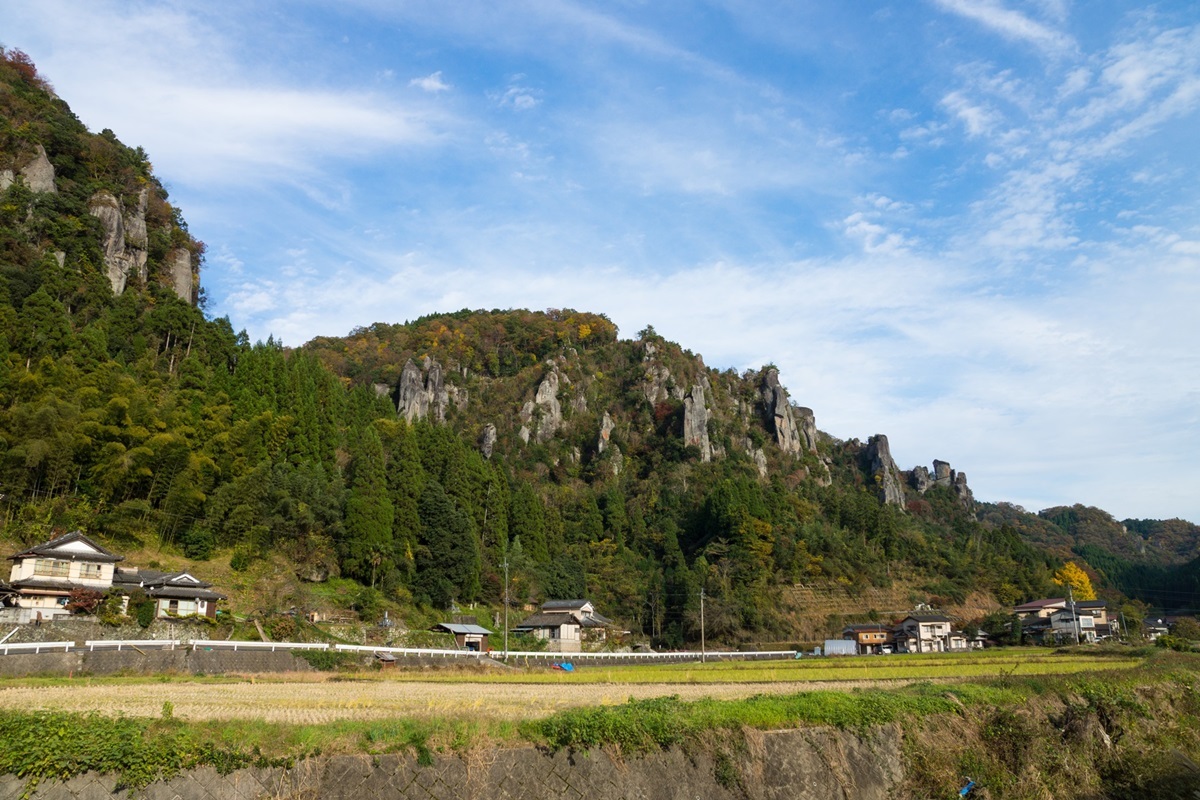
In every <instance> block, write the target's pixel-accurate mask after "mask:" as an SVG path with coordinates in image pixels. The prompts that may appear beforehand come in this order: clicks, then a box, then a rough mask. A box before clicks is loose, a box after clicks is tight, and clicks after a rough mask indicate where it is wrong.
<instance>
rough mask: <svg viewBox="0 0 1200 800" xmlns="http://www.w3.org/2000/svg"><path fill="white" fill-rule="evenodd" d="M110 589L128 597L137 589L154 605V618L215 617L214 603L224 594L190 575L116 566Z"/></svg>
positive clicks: (215, 605) (223, 597) (222, 598)
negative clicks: (114, 588)
mask: <svg viewBox="0 0 1200 800" xmlns="http://www.w3.org/2000/svg"><path fill="white" fill-rule="evenodd" d="M113 586H115V587H116V588H118V589H120V590H122V591H123V592H125V593H126V595H128V593H129V592H130V591H132V590H133V589H141V590H142V591H143V592H145V593H146V596H147V597H149V598H151V599H152V600H154V601H155V603H157V606H158V607H157V609H156V611H155V615H154V616H156V617H159V618H164V617H188V616H191V615H193V614H195V615H197V616H201V617H216V615H217V602H218V601H219V600H224V599H225V595H223V594H217V593H216V592H214V591H212V584H211V583H207V582H205V581H202V580H200V579H199V578H197V577H196V576H194V575H192V574H191V573H190V572H160V571H158V570H153V569H130V568H124V567H118V568H117V570H116V572H115V574H114V576H113Z"/></svg>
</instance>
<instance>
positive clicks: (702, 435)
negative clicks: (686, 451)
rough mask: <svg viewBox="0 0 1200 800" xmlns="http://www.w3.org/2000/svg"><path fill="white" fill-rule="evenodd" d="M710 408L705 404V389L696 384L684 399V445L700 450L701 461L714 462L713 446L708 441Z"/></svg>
mask: <svg viewBox="0 0 1200 800" xmlns="http://www.w3.org/2000/svg"><path fill="white" fill-rule="evenodd" d="M708 417H709V413H708V407H707V406H706V405H705V402H704V387H703V386H701V385H700V384H696V385H695V386H693V387H692V392H691V394H689V395H688V396H687V397H685V398H684V399H683V443H684V444H685V445H694V446H695V447H697V448H698V449H699V450H700V460H701V461H712V445H711V444H709V441H708Z"/></svg>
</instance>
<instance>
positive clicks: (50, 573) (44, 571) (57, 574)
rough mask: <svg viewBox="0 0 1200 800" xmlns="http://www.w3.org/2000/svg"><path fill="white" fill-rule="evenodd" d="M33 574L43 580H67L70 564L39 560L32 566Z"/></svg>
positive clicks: (45, 559)
mask: <svg viewBox="0 0 1200 800" xmlns="http://www.w3.org/2000/svg"><path fill="white" fill-rule="evenodd" d="M33 574H34V575H40V576H42V577H43V578H69V577H71V562H70V561H58V560H57V559H53V558H39V559H38V560H37V561H36V562H35V563H34V565H33Z"/></svg>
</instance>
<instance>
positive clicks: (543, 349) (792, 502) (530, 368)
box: [0, 51, 1200, 644]
mask: <svg viewBox="0 0 1200 800" xmlns="http://www.w3.org/2000/svg"><path fill="white" fill-rule="evenodd" d="M43 153H44V157H45V159H46V160H48V162H49V164H50V165H51V166H52V167H53V176H54V187H53V190H47V189H43V190H40V191H36V190H35V188H34V187H32V186H31V182H32V181H31V180H27V179H26V178H25V177H23V173H22V169H23V168H25V167H26V165H28V164H30V163H34V162H35V161H36V160H37V159H39V158H41V157H42V155H41V154H43ZM0 170H4V171H6V172H5V174H6V175H9V176H10V177H9V178H8V180H7V181H6V185H5V187H4V190H3V193H2V194H0V320H2V321H3V322H2V324H0V493H2V497H0V513H2V518H0V522H2V523H3V526H4V528H3V531H2V534H3V536H4V538H6V539H8V540H10V541H13V542H19V543H32V542H35V541H39V540H45V539H47V538H50V537H51V536H52V535H53V534H54V533H55V532H60V531H65V530H74V529H83V530H84V531H86V532H88V533H89V534H92V535H95V536H97V537H99V538H100V539H101V540H103V541H107V542H111V543H113V544H114V546H116V547H138V546H145V545H147V544H148V543H154V545H155V546H156V547H159V548H164V549H167V550H170V551H172V552H178V553H180V554H182V555H183V556H186V557H187V558H190V559H196V560H201V561H203V560H205V559H221V560H224V561H225V562H227V563H228V564H229V565H230V566H232V568H233V569H235V570H245V569H249V568H251V567H252V566H253V565H254V564H256V563H258V562H261V561H263V560H267V559H273V560H282V562H283V563H286V564H288V565H289V568H290V569H292V570H293V571H294V573H295V575H296V576H299V577H301V578H303V579H304V580H308V581H314V582H321V581H325V580H328V579H329V578H331V577H337V576H340V577H342V578H346V579H352V580H354V581H357V582H358V583H360V584H361V585H362V587H363V592H362V593H361V594H360V595H358V596H357V597H358V598H359V599H357V600H356V601H355V602H356V603H357V604H358V606H359V609H360V611H362V612H363V613H364V616H369V615H372V614H378V613H382V611H383V610H390V611H391V612H392V613H393V616H397V615H398V616H403V615H404V614H405V613H406V611H408V610H411V609H414V608H421V607H434V608H446V607H449V606H450V605H451V604H453V603H467V602H473V601H484V602H486V603H489V604H493V605H495V604H496V603H498V602H499V601H500V599H501V598H502V597H503V596H504V593H505V585H504V577H503V576H504V574H505V567H504V565H505V564H507V572H508V576H509V583H508V591H509V593H510V596H511V598H512V600H513V602H514V603H520V604H523V603H526V602H537V601H539V600H542V599H546V598H565V597H583V596H586V597H589V598H590V599H592V600H593V601H595V602H596V604H597V606H598V607H599V608H601V609H602V610H603V612H604V613H605V614H606V615H607V616H610V617H613V618H615V619H617V620H619V621H620V622H621V623H622V624H623V625H624V626H626V627H627V628H628V629H629V630H631V631H633V632H635V634H637V635H639V636H643V637H647V638H650V639H653V640H654V641H656V642H659V643H665V644H681V643H683V642H685V641H689V640H692V639H694V638H695V636H696V635H697V632H698V631H697V625H698V619H697V612H698V605H699V595H700V591H701V589H703V591H704V592H705V595H706V597H707V605H706V615H707V618H706V626H707V632H708V635H709V636H710V637H711V638H713V639H719V640H723V641H726V642H730V643H733V642H737V641H743V640H747V639H764V638H777V639H782V638H787V637H788V636H789V635H790V634H791V629H790V627H789V626H790V622H789V618H788V615H787V613H786V608H787V604H786V603H785V602H784V599H785V594H786V592H787V590H788V588H789V587H792V586H794V585H795V584H798V583H802V584H807V585H815V586H827V587H835V588H838V589H839V590H845V591H849V592H854V591H861V590H865V589H867V588H869V587H887V586H890V585H892V584H893V583H894V582H896V581H901V580H902V581H904V582H905V585H907V586H910V587H911V588H912V589H913V591H914V592H915V593H916V594H917V595H919V597H920V599H921V600H922V601H927V602H932V603H934V604H935V605H940V606H943V607H949V606H953V605H955V604H959V603H962V602H963V601H964V600H965V599H966V598H967V597H968V596H969V595H972V594H973V593H974V594H976V595H982V596H985V597H988V598H991V600H992V601H993V602H994V603H999V604H1011V603H1014V602H1019V601H1023V600H1027V599H1030V598H1033V597H1036V596H1043V595H1047V594H1049V593H1052V592H1053V590H1054V587H1053V585H1052V584H1051V583H1050V576H1051V575H1052V574H1053V572H1054V570H1055V569H1057V568H1058V567H1059V566H1061V565H1062V563H1063V562H1064V561H1065V560H1068V559H1073V560H1076V561H1080V562H1082V563H1084V564H1086V565H1087V567H1088V569H1089V570H1090V571H1091V572H1092V574H1093V576H1094V577H1095V578H1096V579H1097V581H1098V585H1099V586H1101V587H1103V588H1105V589H1107V590H1109V591H1110V592H1112V593H1114V594H1113V596H1114V597H1118V595H1117V594H1115V593H1117V592H1124V593H1126V594H1128V595H1130V596H1135V597H1136V596H1142V597H1145V598H1146V599H1147V600H1149V601H1151V602H1152V603H1155V604H1156V605H1167V606H1170V605H1176V606H1177V605H1181V604H1184V605H1186V602H1194V601H1186V602H1184V601H1182V598H1185V597H1188V596H1189V595H1187V594H1186V593H1187V592H1191V593H1192V594H1191V595H1190V597H1194V592H1195V588H1196V572H1197V571H1196V569H1195V567H1194V563H1193V565H1190V566H1181V565H1183V564H1184V563H1185V562H1187V561H1188V560H1189V559H1191V558H1194V557H1195V555H1196V547H1197V541H1198V538H1200V537H1198V536H1197V533H1198V531H1197V529H1196V527H1195V526H1191V525H1189V524H1188V523H1182V522H1180V521H1168V522H1157V521H1148V520H1144V521H1132V520H1131V521H1127V523H1126V524H1125V525H1122V524H1121V523H1117V522H1116V521H1115V520H1112V518H1111V517H1109V516H1108V515H1107V514H1104V512H1102V511H1099V510H1096V509H1082V508H1081V507H1075V508H1073V509H1070V508H1064V509H1050V510H1048V511H1047V512H1043V513H1042V514H1041V515H1034V514H1029V513H1026V512H1025V511H1024V510H1022V509H1019V508H1017V507H1015V506H1010V505H1005V504H997V505H985V504H976V503H974V502H973V500H971V499H970V497H969V495H966V496H965V497H964V495H963V493H962V492H961V491H956V488H955V487H954V486H950V485H945V483H944V482H943V483H934V484H932V485H928V486H924V485H922V486H919V487H918V486H916V485H914V484H912V483H910V482H905V483H904V485H903V486H902V487H900V489H899V491H902V492H903V497H902V498H900V499H899V500H898V499H897V498H896V496H895V494H894V491H893V493H892V494H891V495H889V494H888V492H886V491H885V490H884V488H883V483H885V482H886V480H887V474H886V473H887V468H888V464H890V456H889V457H888V458H887V459H885V462H886V463H884V465H883V467H881V466H880V463H879V462H880V459H879V457H878V455H879V451H878V447H877V446H875V445H873V444H872V443H871V442H870V441H869V442H868V443H866V444H864V443H863V442H860V441H857V440H851V441H840V440H837V439H834V438H832V437H830V436H827V435H825V434H822V433H819V432H817V431H816V429H815V425H813V426H812V431H811V433H810V434H808V435H806V437H798V436H795V435H793V433H788V432H787V430H785V428H786V426H787V425H790V424H793V423H792V422H790V420H792V415H793V414H794V415H795V417H796V419H801V420H802V419H804V418H805V417H804V413H805V412H807V410H805V409H800V408H799V407H796V406H793V405H791V404H790V401H788V400H787V397H786V393H783V394H780V392H782V391H783V390H782V389H781V388H779V387H777V386H776V385H775V384H776V381H777V379H776V372H775V370H774V369H773V367H772V366H771V365H764V367H763V368H762V369H760V370H752V371H748V372H745V373H742V374H737V373H736V372H734V371H732V370H724V371H721V370H716V369H712V368H709V367H707V366H706V365H705V364H704V362H703V360H702V359H701V358H700V357H699V356H697V355H696V354H693V353H691V352H689V351H686V350H684V349H683V348H681V347H680V346H679V345H677V344H675V343H672V342H669V341H666V340H664V339H663V338H662V337H660V336H658V334H657V333H656V332H655V331H654V330H653V329H652V328H647V329H646V330H643V331H641V332H639V333H638V334H637V335H636V337H634V338H631V339H622V338H620V336H619V335H618V334H619V332H618V331H617V329H616V327H615V326H614V325H613V324H612V322H611V321H610V320H608V319H607V318H605V317H604V316H603V315H599V314H593V313H585V312H579V311H575V310H571V309H552V310H548V311H527V310H491V311H483V310H463V311H459V312H455V313H450V314H436V315H431V316H427V317H423V318H421V319H417V320H413V321H411V322H406V323H404V324H384V323H376V324H374V325H370V326H369V327H364V328H359V329H356V330H354V331H352V332H350V334H349V335H348V336H346V337H341V338H321V339H317V340H314V341H313V342H310V343H309V344H307V345H305V346H303V347H300V348H296V349H286V348H283V347H282V346H280V345H279V344H278V343H276V342H275V341H273V340H272V339H268V340H267V341H266V342H257V343H251V342H250V341H248V339H247V337H246V336H245V334H244V333H240V334H239V333H235V328H234V325H233V324H232V323H231V322H230V320H228V319H224V318H222V319H210V318H208V317H207V316H206V315H205V313H204V301H203V300H204V299H203V292H201V291H196V292H190V293H189V291H186V290H181V288H180V286H181V284H180V283H179V273H178V266H177V264H178V260H179V258H180V257H182V258H183V259H184V262H183V263H184V264H185V266H186V265H188V264H190V265H191V266H190V267H187V269H197V270H198V269H199V265H200V263H201V260H202V256H203V251H204V246H203V244H201V243H200V242H198V241H196V240H195V239H194V238H193V237H191V235H190V234H189V233H188V230H187V226H186V224H185V222H184V221H183V218H182V216H181V215H180V214H179V212H178V211H177V209H175V208H174V207H173V206H172V205H171V204H170V202H169V200H168V196H167V192H166V191H165V190H164V189H163V187H162V185H161V184H160V183H159V182H158V180H157V179H156V178H155V177H154V175H153V173H152V170H151V166H150V163H149V161H148V159H147V156H146V154H145V153H143V152H142V151H141V150H140V149H137V148H134V149H131V148H128V147H126V146H124V145H123V144H121V143H120V142H119V141H118V140H117V139H116V137H115V136H114V135H113V134H112V133H111V132H110V131H107V130H106V131H104V132H102V133H100V134H94V133H90V132H89V131H87V130H86V128H85V127H84V126H83V125H82V124H81V123H80V122H79V121H78V119H76V118H75V116H74V115H73V114H72V113H71V111H70V109H69V108H68V107H67V105H66V104H65V103H63V102H62V101H61V100H60V99H58V98H57V97H56V96H55V95H54V94H53V91H52V89H51V88H50V86H49V85H48V84H47V83H46V82H45V81H44V80H43V79H42V78H41V77H40V76H39V75H38V74H37V71H36V69H35V68H34V66H33V65H32V64H31V63H30V62H29V60H28V58H27V57H25V56H24V54H22V53H20V52H19V51H0ZM26 171H28V170H26ZM105 195H110V196H112V197H113V198H116V200H117V202H118V203H119V206H120V211H121V214H122V215H123V216H124V219H125V220H126V226H125V227H126V234H125V235H126V238H127V239H128V240H129V241H128V243H127V245H128V246H127V247H126V248H125V250H122V249H121V242H119V241H118V242H115V243H114V242H113V236H112V231H111V226H110V227H109V228H107V229H106V228H105V227H104V225H103V224H102V222H103V220H102V215H101V214H100V213H99V212H98V211H97V207H98V206H97V198H98V197H102V196H105ZM131 220H132V221H133V222H131ZM135 223H136V224H135ZM140 226H144V236H143V235H142V234H141V233H140ZM138 237H141V238H140V239H139V238H138ZM135 240H136V241H135ZM135 251H136V252H135ZM130 252H134V255H135V256H137V258H136V259H135V261H136V267H137V268H135V269H131V270H129V271H128V274H127V275H126V274H125V273H124V272H120V270H117V271H114V270H115V269H116V267H114V264H116V265H117V267H119V266H120V264H121V263H125V262H121V261H120V258H127V259H128V258H131V256H128V253H130ZM114 254H115V255H114ZM139 254H140V255H139ZM178 254H183V255H182V256H179V255H178ZM129 263H133V262H129ZM173 263H175V264H176V266H175V273H174V274H172V272H171V270H172V264H173ZM185 271H186V269H185ZM118 272H120V274H119V275H118ZM114 276H117V277H120V279H121V280H117V277H114ZM186 277H187V275H185V276H184V278H186ZM183 285H184V286H185V288H186V286H187V285H188V284H187V281H186V280H185V281H184V284H183ZM780 397H782V398H783V400H782V401H780V400H779V398H780ZM780 402H782V403H783V405H784V406H787V409H786V410H785V411H781V408H783V406H781V405H780ZM807 413H808V414H809V417H808V419H811V412H807ZM781 415H782V416H781ZM781 420H782V421H781ZM789 436H791V437H792V438H788V437H789ZM797 442H799V444H797ZM935 466H936V465H935ZM891 469H892V470H894V465H891ZM1114 526H1115V527H1114ZM1138 570H1141V572H1139V571H1138ZM1168 574H1169V575H1168ZM1189 581H1190V583H1189ZM1168 584H1169V585H1170V586H1171V587H1172V589H1171V590H1170V591H1171V593H1170V594H1165V593H1163V591H1161V589H1162V587H1163V586H1166V585H1168ZM1156 588H1157V589H1159V590H1160V591H1159V594H1158V595H1157V596H1155V595H1154V590H1155V589H1156ZM364 597H365V598H367V600H366V601H364V600H363V599H362V598H364Z"/></svg>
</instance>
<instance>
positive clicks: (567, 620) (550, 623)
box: [513, 613, 579, 630]
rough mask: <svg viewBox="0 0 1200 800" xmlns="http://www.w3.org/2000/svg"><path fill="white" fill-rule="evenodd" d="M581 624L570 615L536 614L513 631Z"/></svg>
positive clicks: (527, 618)
mask: <svg viewBox="0 0 1200 800" xmlns="http://www.w3.org/2000/svg"><path fill="white" fill-rule="evenodd" d="M578 624H579V622H578V621H577V620H576V619H575V618H574V617H573V616H571V615H570V614H562V613H558V614H534V615H533V616H532V617H526V618H525V619H524V620H522V621H521V624H519V625H517V626H516V628H514V629H513V630H522V629H530V630H532V629H533V628H560V627H562V626H563V625H578Z"/></svg>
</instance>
